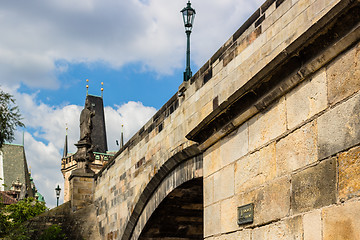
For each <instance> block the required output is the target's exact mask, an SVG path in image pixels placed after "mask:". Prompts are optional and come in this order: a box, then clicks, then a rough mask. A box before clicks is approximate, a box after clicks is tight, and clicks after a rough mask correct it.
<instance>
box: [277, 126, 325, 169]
mask: <svg viewBox="0 0 360 240" xmlns="http://www.w3.org/2000/svg"><path fill="white" fill-rule="evenodd" d="M316 133H317V130H316V122H314V121H313V122H311V123H308V124H306V125H305V126H303V127H302V128H300V129H298V130H296V131H294V132H293V133H291V134H289V135H288V136H286V137H285V138H283V139H281V140H280V141H279V142H277V143H276V171H277V175H278V176H282V175H284V174H289V173H291V172H293V171H294V170H297V169H300V168H303V167H305V166H307V165H309V164H311V163H314V162H316V161H317V159H318V158H317V154H318V152H317V136H316Z"/></svg>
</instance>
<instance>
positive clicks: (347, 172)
mask: <svg viewBox="0 0 360 240" xmlns="http://www.w3.org/2000/svg"><path fill="white" fill-rule="evenodd" d="M338 165H339V198H340V200H341V201H343V200H346V199H350V198H353V197H358V196H360V147H355V148H353V149H351V150H349V151H348V152H344V153H341V154H339V156H338Z"/></svg>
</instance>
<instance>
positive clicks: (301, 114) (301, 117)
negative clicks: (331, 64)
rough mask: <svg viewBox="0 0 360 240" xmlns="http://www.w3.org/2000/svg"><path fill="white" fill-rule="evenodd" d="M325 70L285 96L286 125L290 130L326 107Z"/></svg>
mask: <svg viewBox="0 0 360 240" xmlns="http://www.w3.org/2000/svg"><path fill="white" fill-rule="evenodd" d="M326 89H327V86H326V72H325V70H322V71H320V72H319V73H317V74H316V75H315V76H314V77H313V78H312V79H310V80H308V81H306V82H304V83H303V84H301V85H300V86H299V87H298V88H297V89H295V90H294V91H292V92H291V93H289V94H288V95H287V96H286V109H287V124H288V128H289V129H292V128H294V127H296V126H297V125H299V124H300V123H301V122H303V121H305V120H307V119H309V118H310V117H312V116H314V115H315V114H317V113H319V112H320V111H322V110H324V109H325V108H326V107H327V91H326Z"/></svg>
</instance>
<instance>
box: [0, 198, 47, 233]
mask: <svg viewBox="0 0 360 240" xmlns="http://www.w3.org/2000/svg"><path fill="white" fill-rule="evenodd" d="M46 210H47V207H46V206H45V203H43V202H39V201H37V200H35V199H34V198H26V199H24V200H20V201H18V202H17V203H15V204H11V205H8V206H2V207H1V210H0V237H1V236H4V235H6V234H8V233H10V232H11V231H12V230H13V229H16V228H17V227H19V226H20V225H21V224H22V223H24V222H25V221H27V220H29V219H31V218H33V217H35V216H37V215H39V214H41V213H43V212H45V211H46Z"/></svg>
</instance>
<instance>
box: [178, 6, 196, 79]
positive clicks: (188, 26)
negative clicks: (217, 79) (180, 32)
mask: <svg viewBox="0 0 360 240" xmlns="http://www.w3.org/2000/svg"><path fill="white" fill-rule="evenodd" d="M181 13H182V15H183V20H184V26H185V33H186V38H187V48H186V69H185V72H184V81H189V79H190V78H191V77H192V72H191V69H190V34H191V30H192V27H193V22H194V18H195V14H196V12H195V9H193V8H192V7H191V3H190V0H189V1H188V3H187V6H186V7H184V8H183V10H181Z"/></svg>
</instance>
